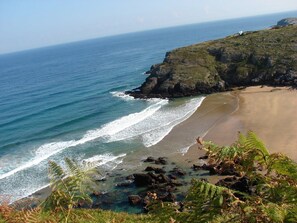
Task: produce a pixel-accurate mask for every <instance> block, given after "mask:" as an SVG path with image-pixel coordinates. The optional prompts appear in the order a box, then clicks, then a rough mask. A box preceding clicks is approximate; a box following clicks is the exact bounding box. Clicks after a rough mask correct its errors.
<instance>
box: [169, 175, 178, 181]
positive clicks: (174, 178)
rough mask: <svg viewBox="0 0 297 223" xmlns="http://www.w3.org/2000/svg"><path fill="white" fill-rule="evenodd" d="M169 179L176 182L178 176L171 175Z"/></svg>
mask: <svg viewBox="0 0 297 223" xmlns="http://www.w3.org/2000/svg"><path fill="white" fill-rule="evenodd" d="M168 177H169V178H170V179H172V180H176V179H177V176H175V175H172V174H169V175H168Z"/></svg>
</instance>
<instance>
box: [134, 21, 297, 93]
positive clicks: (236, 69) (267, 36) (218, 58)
mask: <svg viewBox="0 0 297 223" xmlns="http://www.w3.org/2000/svg"><path fill="white" fill-rule="evenodd" d="M296 33H297V26H295V25H288V26H285V27H281V26H276V27H274V28H272V29H267V30H261V31H255V32H243V33H242V34H235V35H232V36H228V37H226V38H223V39H219V40H214V41H208V42H204V43H199V44H195V45H191V46H187V47H183V48H179V49H176V50H173V51H171V52H168V53H167V54H166V57H165V59H164V61H163V63H161V64H157V65H153V66H152V67H151V69H150V71H148V72H147V73H148V74H150V75H149V77H148V78H147V79H146V81H145V82H144V83H143V84H142V86H141V87H140V88H138V89H135V90H134V91H131V92H128V93H129V94H131V95H133V96H134V97H144V98H145V97H169V98H171V97H182V96H191V95H197V94H208V93H212V92H219V91H226V90H230V89H232V88H233V87H241V86H251V85H271V86H294V87H296V86H297V35H296Z"/></svg>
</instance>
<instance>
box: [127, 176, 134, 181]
mask: <svg viewBox="0 0 297 223" xmlns="http://www.w3.org/2000/svg"><path fill="white" fill-rule="evenodd" d="M134 179H135V178H134V176H133V175H129V176H127V177H126V180H134Z"/></svg>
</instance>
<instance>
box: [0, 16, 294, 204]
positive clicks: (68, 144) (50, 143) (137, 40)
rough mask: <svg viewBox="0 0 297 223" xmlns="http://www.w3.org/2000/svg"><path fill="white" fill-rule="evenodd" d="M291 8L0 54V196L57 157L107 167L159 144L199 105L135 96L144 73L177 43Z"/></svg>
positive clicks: (247, 26)
mask: <svg viewBox="0 0 297 223" xmlns="http://www.w3.org/2000/svg"><path fill="white" fill-rule="evenodd" d="M296 15H297V12H290V13H282V14H274V15H267V16H258V17H251V18H242V19H234V20H227V21H218V22H210V23H202V24H193V25H187V26H180V27H172V28H166V29H159V30H151V31H145V32H139V33H131V34H125V35H119V36H112V37H105V38H99V39H93V40H87V41H82V42H76V43H69V44H63V45H58V46H52V47H46V48H41V49H34V50H28V51H23V52H18V53H12V54H5V55H0V194H9V195H11V196H12V200H17V199H19V198H22V197H24V196H28V195H29V194H31V193H32V192H34V191H36V190H38V189H40V188H42V187H44V186H45V185H47V184H48V180H47V169H46V168H47V162H48V160H55V161H57V162H60V161H61V160H62V159H63V157H65V156H67V157H73V158H76V159H79V160H87V161H92V162H96V163H97V165H101V166H102V167H104V168H108V169H112V168H115V167H116V165H117V164H118V163H120V162H121V161H122V160H123V158H124V157H125V156H129V154H130V153H131V152H132V151H135V150H145V149H147V148H149V147H150V146H152V145H154V144H156V143H158V142H159V141H160V140H162V138H163V137H164V136H165V135H166V134H168V132H170V130H171V129H172V127H173V126H175V125H177V124H178V123H180V122H182V121H183V120H185V119H186V118H188V117H189V116H190V115H191V114H192V113H193V112H194V111H195V110H196V109H197V107H198V106H199V105H200V104H201V102H202V100H203V98H202V97H196V98H191V99H186V100H183V101H182V102H181V101H180V102H178V103H176V102H174V101H167V100H161V99H152V100H134V99H133V98H131V97H129V96H127V95H124V94H123V92H124V91H125V90H130V89H133V88H135V87H137V86H139V85H140V84H141V83H142V82H143V81H144V79H145V78H146V76H145V74H144V72H145V71H147V70H148V69H149V68H150V66H151V65H152V64H155V63H159V62H161V61H162V60H163V58H164V55H165V53H166V52H167V51H169V50H172V49H174V48H177V47H181V46H185V45H189V44H194V43H197V42H202V41H206V40H211V39H217V38H222V37H224V36H227V35H230V34H234V33H236V32H238V31H240V30H243V31H247V30H259V29H263V28H268V27H270V26H272V25H274V24H276V22H277V21H278V20H279V19H282V18H285V17H292V16H296Z"/></svg>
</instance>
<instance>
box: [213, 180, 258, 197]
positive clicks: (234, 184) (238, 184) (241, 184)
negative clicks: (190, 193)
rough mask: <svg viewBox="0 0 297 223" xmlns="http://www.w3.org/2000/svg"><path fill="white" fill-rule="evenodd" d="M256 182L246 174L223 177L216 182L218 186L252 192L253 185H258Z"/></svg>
mask: <svg viewBox="0 0 297 223" xmlns="http://www.w3.org/2000/svg"><path fill="white" fill-rule="evenodd" d="M256 184H257V183H256V182H252V181H251V180H250V179H249V178H247V177H246V176H244V177H241V178H238V177H227V178H225V179H222V180H220V181H218V182H217V183H216V185H217V186H223V187H227V188H229V189H232V190H237V191H241V192H244V193H248V194H252V192H253V188H252V187H253V186H254V185H256Z"/></svg>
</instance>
